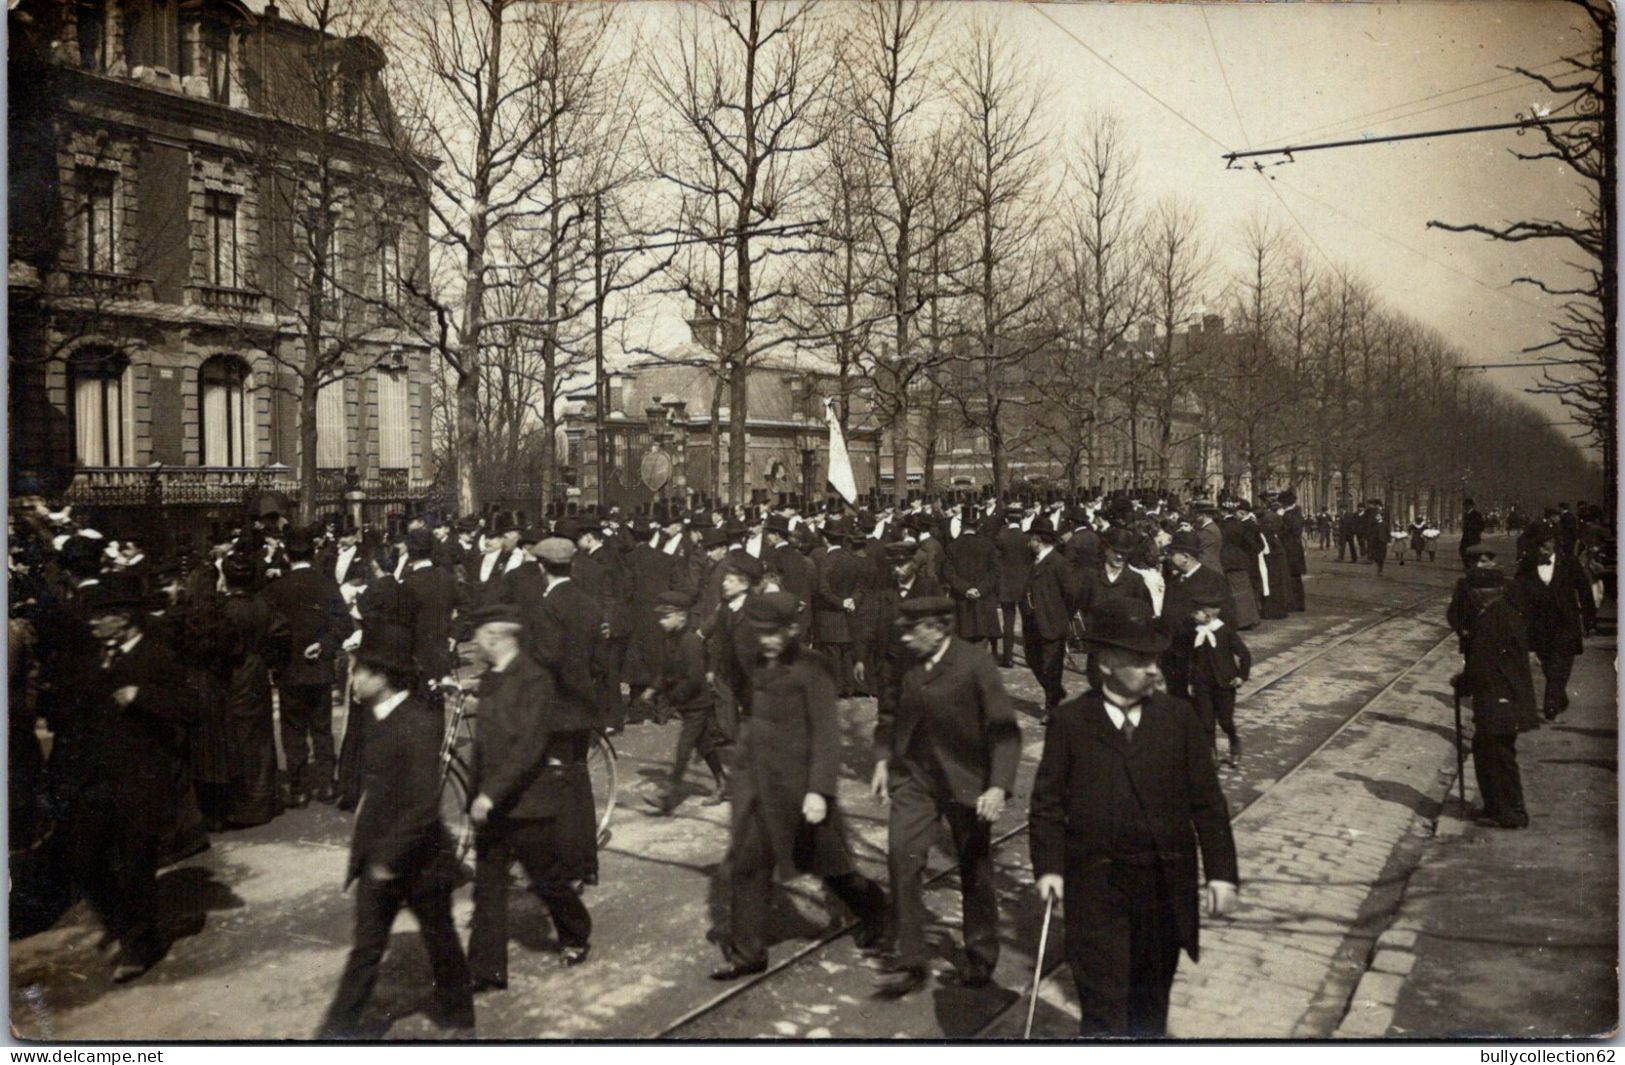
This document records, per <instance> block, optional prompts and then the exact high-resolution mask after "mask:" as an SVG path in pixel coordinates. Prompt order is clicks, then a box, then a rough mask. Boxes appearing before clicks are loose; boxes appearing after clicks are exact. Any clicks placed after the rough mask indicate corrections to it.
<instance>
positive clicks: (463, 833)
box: [437, 677, 619, 870]
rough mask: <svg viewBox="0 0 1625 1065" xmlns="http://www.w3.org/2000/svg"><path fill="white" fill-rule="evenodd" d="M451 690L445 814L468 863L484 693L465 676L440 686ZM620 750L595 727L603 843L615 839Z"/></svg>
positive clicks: (591, 754) (443, 748) (593, 756)
mask: <svg viewBox="0 0 1625 1065" xmlns="http://www.w3.org/2000/svg"><path fill="white" fill-rule="evenodd" d="M437 688H438V690H439V691H440V692H442V693H443V694H444V695H445V699H446V710H447V712H448V715H449V720H448V721H447V724H446V733H445V736H444V737H443V738H442V739H441V742H440V819H441V821H443V822H444V823H445V825H446V828H447V829H448V830H449V831H450V832H451V836H452V841H453V843H455V845H456V854H457V861H458V862H459V863H460V864H461V865H462V866H463V867H464V868H465V869H469V870H472V869H473V866H474V821H473V819H472V818H470V817H469V815H468V808H469V806H470V805H471V804H472V803H473V801H474V796H473V795H471V794H470V793H469V785H470V784H471V783H472V781H473V767H472V765H470V758H471V753H472V748H473V746H474V727H473V726H474V720H475V718H476V716H477V715H476V713H475V709H476V707H477V706H478V703H479V697H478V696H477V695H475V694H474V692H473V691H472V690H470V688H469V687H466V686H465V685H464V684H463V683H462V682H461V681H458V680H456V679H454V678H451V677H446V678H444V679H443V680H441V681H440V683H439V684H438V685H437ZM618 757H619V756H618V755H617V754H616V751H615V745H614V744H613V743H611V742H610V739H609V736H608V735H606V734H605V733H604V731H603V730H602V729H593V730H592V739H591V742H590V743H589V744H588V747H587V776H588V779H589V780H591V781H592V804H593V809H594V810H595V811H598V825H597V827H598V846H600V847H603V846H604V845H606V844H607V843H608V842H609V839H610V830H609V825H610V820H611V819H612V818H613V817H614V814H615V799H616V784H617V772H616V762H617V759H618Z"/></svg>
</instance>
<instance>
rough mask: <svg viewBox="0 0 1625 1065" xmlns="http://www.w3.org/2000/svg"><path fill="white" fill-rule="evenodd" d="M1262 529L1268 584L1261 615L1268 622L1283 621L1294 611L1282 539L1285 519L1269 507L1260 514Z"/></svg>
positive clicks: (1259, 606)
mask: <svg viewBox="0 0 1625 1065" xmlns="http://www.w3.org/2000/svg"><path fill="white" fill-rule="evenodd" d="M1258 529H1259V532H1260V533H1262V534H1263V540H1264V546H1265V548H1266V549H1267V550H1266V553H1265V554H1264V556H1263V558H1264V572H1265V573H1266V574H1267V575H1268V578H1269V580H1268V582H1267V584H1266V587H1265V592H1264V596H1263V598H1262V600H1261V601H1260V602H1259V604H1258V612H1259V614H1261V615H1262V616H1263V617H1264V618H1265V619H1266V620H1270V621H1279V620H1281V619H1282V618H1284V617H1286V616H1287V614H1288V613H1290V612H1291V609H1292V600H1291V596H1292V583H1291V582H1292V575H1291V573H1290V572H1289V571H1288V570H1287V565H1286V544H1285V543H1283V542H1282V540H1281V518H1280V516H1279V515H1278V514H1276V513H1275V512H1274V511H1272V510H1270V509H1269V508H1268V507H1266V508H1264V509H1263V510H1262V511H1260V512H1259V514H1258Z"/></svg>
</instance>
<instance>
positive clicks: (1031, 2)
mask: <svg viewBox="0 0 1625 1065" xmlns="http://www.w3.org/2000/svg"><path fill="white" fill-rule="evenodd" d="M1027 6H1028V8H1029V9H1030V10H1031V11H1033V12H1035V13H1037V14H1038V15H1039V16H1040V17H1042V18H1043V19H1044V20H1045V21H1047V22H1048V23H1049V24H1050V25H1052V26H1054V27H1055V28H1056V29H1058V30H1060V31H1061V33H1063V34H1064V35H1066V36H1067V37H1070V38H1071V39H1072V40H1073V41H1074V42H1075V43H1076V44H1077V45H1078V46H1079V47H1080V48H1082V49H1083V50H1084V51H1086V52H1088V53H1089V54H1090V55H1092V56H1094V57H1095V58H1096V59H1098V60H1100V62H1102V63H1104V64H1105V65H1106V66H1107V67H1108V68H1110V69H1111V70H1112V72H1113V73H1115V74H1117V76H1118V77H1120V78H1122V79H1123V80H1124V81H1126V82H1128V83H1129V84H1130V85H1132V86H1134V87H1135V88H1136V89H1139V90H1140V92H1142V93H1143V94H1145V95H1146V96H1147V97H1149V98H1150V99H1151V100H1152V102H1154V103H1156V104H1157V105H1158V106H1159V107H1161V108H1162V109H1163V110H1165V111H1167V112H1168V113H1169V114H1171V115H1173V116H1174V117H1175V118H1177V119H1179V121H1181V122H1183V123H1184V124H1185V125H1186V126H1189V127H1190V128H1191V129H1192V130H1194V131H1195V132H1196V133H1198V134H1200V135H1201V137H1202V138H1203V139H1204V140H1207V141H1208V142H1210V143H1212V144H1215V145H1218V147H1219V148H1221V149H1224V148H1225V145H1224V142H1223V141H1221V140H1219V138H1217V137H1215V136H1214V135H1213V134H1211V133H1209V132H1208V131H1207V130H1205V129H1203V128H1202V127H1201V126H1198V125H1197V124H1196V123H1195V122H1193V121H1191V120H1190V119H1189V118H1187V117H1186V116H1185V114H1184V113H1183V112H1181V111H1180V110H1179V109H1178V108H1176V107H1174V106H1173V105H1172V104H1170V103H1168V102H1167V101H1166V100H1164V99H1163V98H1162V97H1160V96H1158V95H1157V94H1156V93H1154V92H1152V91H1151V90H1150V89H1148V88H1146V87H1145V86H1144V85H1142V84H1140V83H1139V82H1138V81H1136V80H1135V79H1134V78H1133V77H1132V76H1130V75H1129V74H1128V73H1127V72H1126V71H1124V70H1123V69H1122V68H1121V67H1119V66H1118V65H1117V64H1116V63H1113V62H1112V61H1111V60H1110V59H1107V58H1106V57H1105V56H1103V55H1101V54H1100V53H1099V52H1097V51H1095V49H1094V48H1092V47H1090V45H1089V43H1088V42H1086V41H1085V40H1084V39H1083V38H1081V37H1079V36H1078V35H1077V34H1075V33H1073V32H1072V31H1071V30H1070V29H1068V28H1067V27H1065V26H1063V25H1061V23H1059V22H1057V21H1056V20H1055V18H1054V16H1052V15H1051V14H1050V13H1049V12H1048V11H1045V10H1044V9H1043V7H1042V6H1041V5H1040V3H1039V0H1028V5H1027ZM1231 154H1234V153H1231V152H1230V151H1229V150H1226V151H1225V155H1226V156H1229V155H1231ZM1270 180H1271V187H1272V188H1273V187H1274V182H1275V180H1276V179H1275V178H1274V177H1273V176H1271V177H1270ZM1286 187H1287V188H1288V189H1291V190H1292V191H1294V192H1296V193H1298V194H1299V195H1300V196H1303V197H1304V198H1305V199H1308V200H1311V201H1313V202H1315V203H1318V204H1320V205H1321V206H1323V207H1326V208H1327V209H1328V210H1331V211H1332V212H1333V213H1335V214H1338V215H1340V216H1342V217H1343V218H1344V219H1347V220H1348V221H1350V222H1353V223H1354V224H1355V225H1356V226H1358V227H1359V228H1361V229H1364V230H1366V231H1367V232H1369V233H1372V234H1374V235H1375V236H1378V237H1381V238H1382V239H1383V240H1386V241H1388V242H1389V243H1390V244H1393V245H1394V246H1396V247H1399V248H1403V249H1404V250H1405V251H1408V252H1410V253H1411V254H1412V255H1415V256H1417V257H1418V258H1420V259H1423V260H1426V261H1427V262H1430V263H1433V264H1434V265H1436V266H1439V267H1442V268H1444V269H1445V270H1448V271H1450V272H1451V273H1453V274H1456V275H1458V276H1460V277H1464V278H1466V279H1467V280H1469V281H1471V282H1473V284H1475V285H1479V286H1481V287H1483V288H1485V289H1488V290H1489V291H1491V292H1494V293H1495V294H1496V295H1499V296H1502V297H1504V298H1506V299H1509V300H1512V301H1513V302H1515V303H1521V304H1523V305H1524V306H1526V307H1532V308H1534V309H1536V310H1539V311H1542V312H1549V311H1550V308H1548V307H1543V306H1540V305H1539V304H1535V303H1531V302H1530V301H1529V300H1525V299H1521V298H1519V297H1518V296H1516V295H1514V294H1512V293H1511V292H1508V291H1506V289H1505V288H1504V287H1501V286H1496V285H1492V284H1490V283H1489V282H1488V281H1485V280H1483V279H1482V278H1478V277H1474V276H1473V275H1472V274H1469V273H1467V272H1466V271H1464V270H1462V269H1460V268H1458V267H1455V266H1451V265H1450V264H1449V263H1446V262H1443V261H1441V260H1439V259H1436V258H1434V257H1433V256H1431V255H1429V254H1427V253H1426V252H1423V251H1420V250H1418V249H1417V248H1414V247H1412V246H1411V245H1409V244H1406V243H1405V242H1404V241H1402V240H1399V239H1398V238H1395V237H1391V236H1389V235H1388V234H1386V233H1383V232H1382V231H1381V230H1378V229H1375V228H1374V227H1372V226H1370V225H1368V224H1366V223H1364V222H1361V221H1360V220H1359V219H1356V218H1353V217H1352V216H1350V215H1348V214H1347V213H1345V212H1343V211H1341V210H1338V209H1337V208H1335V207H1332V206H1331V205H1330V204H1327V203H1325V202H1324V201H1322V200H1319V199H1317V198H1316V197H1313V196H1310V195H1309V194H1308V193H1306V192H1304V191H1303V190H1301V189H1296V188H1293V186H1291V185H1287V186H1286ZM1276 198H1277V199H1280V196H1279V194H1277V196H1276ZM1283 206H1284V203H1283ZM1287 213H1288V214H1289V215H1292V218H1293V221H1295V222H1298V219H1297V216H1296V215H1295V214H1293V213H1292V212H1291V210H1290V209H1289V210H1288V212H1287ZM1298 229H1299V230H1300V231H1301V232H1303V234H1304V235H1305V237H1307V238H1308V239H1309V242H1310V243H1311V244H1313V245H1314V246H1315V250H1317V251H1319V252H1320V254H1321V256H1322V257H1323V258H1325V259H1326V261H1327V262H1328V263H1330V262H1331V258H1330V257H1329V256H1327V255H1326V252H1325V250H1324V249H1322V248H1321V247H1320V245H1319V243H1318V242H1316V241H1315V239H1314V237H1313V236H1312V235H1310V234H1309V232H1308V230H1307V229H1305V228H1304V226H1303V223H1302V222H1298Z"/></svg>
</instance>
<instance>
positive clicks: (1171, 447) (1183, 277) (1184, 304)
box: [1144, 199, 1212, 487]
mask: <svg viewBox="0 0 1625 1065" xmlns="http://www.w3.org/2000/svg"><path fill="white" fill-rule="evenodd" d="M1199 225H1200V223H1199V221H1198V219H1197V215H1196V210H1195V208H1194V207H1192V206H1191V205H1190V203H1188V202H1185V201H1181V200H1175V199H1166V200H1163V201H1162V202H1160V203H1158V204H1157V206H1156V207H1155V208H1154V209H1153V210H1152V212H1151V217H1150V218H1149V219H1148V220H1147V223H1146V227H1145V232H1144V240H1145V249H1144V257H1145V278H1146V287H1147V293H1146V303H1147V313H1148V315H1149V317H1150V319H1151V321H1152V322H1153V323H1154V325H1155V330H1156V336H1155V338H1154V339H1153V341H1152V343H1153V345H1154V347H1155V350H1154V353H1153V356H1154V357H1153V359H1152V360H1151V365H1150V366H1149V367H1148V370H1149V372H1148V374H1147V377H1148V381H1147V383H1146V391H1147V392H1148V399H1149V401H1150V405H1151V407H1152V411H1153V413H1154V416H1155V418H1156V428H1157V442H1156V448H1155V450H1156V455H1157V479H1158V481H1159V482H1160V484H1162V485H1163V486H1164V487H1166V486H1167V485H1168V483H1169V477H1170V467H1171V464H1172V461H1173V455H1174V451H1175V449H1176V448H1178V447H1180V446H1181V445H1183V444H1185V443H1186V442H1187V440H1188V437H1187V436H1182V435H1179V431H1178V428H1177V425H1178V420H1177V418H1176V415H1177V414H1178V413H1179V411H1180V409H1181V408H1182V407H1183V406H1184V405H1185V404H1186V403H1187V401H1188V400H1189V399H1190V397H1191V395H1192V386H1193V384H1194V382H1195V380H1196V378H1197V377H1198V376H1199V375H1200V374H1201V373H1202V372H1203V370H1204V364H1203V363H1204V359H1203V356H1204V353H1203V351H1202V349H1201V348H1200V346H1199V345H1195V344H1193V343H1191V341H1190V335H1189V330H1190V326H1191V324H1192V319H1193V318H1194V317H1195V316H1196V314H1197V312H1198V309H1199V308H1200V307H1201V306H1202V303H1203V296H1204V285H1205V284H1206V280H1207V273H1208V270H1209V269H1210V267H1211V264H1212V256H1211V253H1210V252H1209V250H1208V248H1207V246H1206V245H1205V244H1204V243H1203V241H1202V236H1201V233H1200V230H1199ZM1182 328H1183V329H1185V330H1186V336H1184V337H1180V336H1178V332H1179V330H1180V329H1182ZM1198 435H1199V434H1198Z"/></svg>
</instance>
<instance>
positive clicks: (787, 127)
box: [649, 0, 834, 502]
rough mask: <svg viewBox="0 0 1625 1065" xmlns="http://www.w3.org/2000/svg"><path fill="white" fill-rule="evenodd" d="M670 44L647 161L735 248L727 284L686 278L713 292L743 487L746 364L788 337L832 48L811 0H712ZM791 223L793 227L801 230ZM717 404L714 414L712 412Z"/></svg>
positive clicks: (656, 72) (655, 78)
mask: <svg viewBox="0 0 1625 1065" xmlns="http://www.w3.org/2000/svg"><path fill="white" fill-rule="evenodd" d="M679 18H680V23H681V25H680V27H679V29H678V30H677V32H676V33H675V34H674V35H673V38H672V40H671V43H670V46H669V47H668V48H666V49H663V50H660V54H659V56H658V58H657V59H655V60H654V61H652V62H651V64H650V66H649V80H650V85H651V88H652V90H653V92H654V94H655V96H656V97H658V98H659V99H660V100H661V101H662V102H664V104H665V105H666V108H667V110H668V112H669V117H670V120H671V130H670V133H671V134H672V136H670V137H669V138H665V139H664V141H663V143H662V145H661V149H660V150H659V152H658V153H657V155H656V158H655V159H654V160H653V163H654V169H655V170H656V172H657V173H659V174H660V176H661V177H663V178H664V179H666V180H667V181H669V182H671V183H672V184H673V185H675V186H676V187H677V188H678V189H680V190H682V191H683V192H685V193H686V194H688V195H689V196H690V197H691V198H695V199H698V200H699V201H700V202H701V203H702V204H703V203H709V204H712V205H715V206H717V207H719V208H720V215H721V218H720V220H721V221H722V223H723V225H724V227H725V230H724V233H723V234H719V236H723V237H725V239H726V240H727V241H728V242H729V243H730V244H731V246H732V247H731V255H730V256H729V258H728V259H727V260H725V261H722V262H721V263H720V266H721V270H722V273H723V274H724V275H725V278H726V282H727V283H726V284H723V285H718V286H717V287H716V288H715V289H710V279H709V278H708V277H702V278H687V279H684V280H683V281H682V284H683V286H684V287H685V288H688V289H690V290H692V291H693V292H694V293H695V294H696V295H700V294H704V293H705V292H706V291H707V290H708V289H710V291H711V293H712V294H713V298H715V294H719V293H720V292H724V291H725V292H727V293H728V299H727V301H726V302H723V301H721V300H720V299H718V300H717V302H718V304H719V306H717V311H718V312H720V313H721V314H722V315H723V316H724V320H725V325H724V328H723V329H722V332H721V337H720V343H719V345H718V349H719V350H718V356H719V362H720V363H721V368H720V371H719V373H720V375H721V377H722V378H723V380H724V381H725V382H726V383H727V389H728V490H729V493H730V495H731V497H732V498H733V499H734V500H735V501H740V502H742V501H744V500H745V499H746V498H747V496H746V488H745V483H746V475H745V429H746V419H747V409H746V407H747V402H748V393H747V388H746V383H747V381H748V379H749V374H750V369H751V366H752V364H753V363H754V362H755V361H756V360H757V359H758V358H759V357H760V356H761V355H762V354H763V353H764V352H766V351H768V350H770V349H772V348H773V347H775V346H777V345H779V344H783V343H787V342H788V341H789V340H790V339H791V338H790V337H789V336H788V335H787V331H786V330H785V329H784V325H785V323H786V321H787V319H786V318H785V315H784V311H783V309H782V306H781V305H782V303H783V302H784V301H785V300H786V299H787V298H788V297H789V296H790V295H791V294H792V293H791V290H790V289H789V287H788V285H787V282H786V279H785V274H786V271H785V270H781V269H778V268H777V267H778V266H779V263H778V260H779V259H781V258H782V257H786V256H791V255H794V254H804V253H806V251H807V247H806V244H805V242H804V241H803V240H802V239H801V237H800V236H799V235H793V234H792V233H788V232H786V229H788V228H791V227H787V226H785V225H784V223H786V222H791V223H794V222H800V223H806V222H809V221H813V220H811V219H807V218H797V217H796V214H797V212H798V211H799V210H800V209H801V207H802V205H803V203H804V202H805V200H806V198H807V194H808V191H809V188H810V186H811V184H812V181H813V179H814V177H815V176H816V172H815V170H814V168H813V166H812V162H813V160H814V159H815V156H814V154H813V153H814V152H815V150H816V149H817V148H818V147H819V146H820V145H821V144H823V142H824V140H825V138H826V137H827V136H828V132H829V126H828V121H829V116H828V114H827V111H828V102H829V96H830V92H831V87H832V86H831V81H832V71H833V69H834V63H833V58H832V56H831V55H830V50H829V49H828V48H827V47H825V42H824V41H823V40H822V39H821V32H820V26H819V23H818V16H817V15H816V14H815V13H814V5H813V4H811V3H806V2H802V3H782V4H781V3H764V2H762V0H748V2H746V3H728V2H718V3H713V4H708V5H706V6H704V7H703V8H700V7H696V8H690V9H684V10H683V11H682V12H681V14H680V16H679ZM797 232H798V233H799V232H800V231H797ZM719 413H720V412H719Z"/></svg>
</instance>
